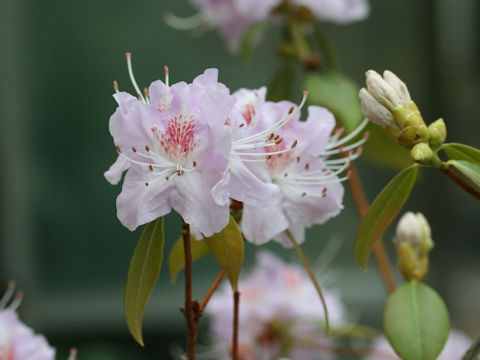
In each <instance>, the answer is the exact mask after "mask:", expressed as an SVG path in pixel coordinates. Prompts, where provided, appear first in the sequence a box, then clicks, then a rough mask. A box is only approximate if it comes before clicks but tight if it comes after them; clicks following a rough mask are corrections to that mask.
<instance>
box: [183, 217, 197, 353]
mask: <svg viewBox="0 0 480 360" xmlns="http://www.w3.org/2000/svg"><path fill="white" fill-rule="evenodd" d="M183 249H184V251H185V309H184V314H185V319H186V320H187V358H188V360H194V359H195V342H196V339H197V330H198V316H196V314H195V311H194V307H195V308H198V303H197V302H195V304H194V301H193V300H192V248H191V244H190V225H189V224H186V223H185V222H184V223H183ZM195 305H196V306H195Z"/></svg>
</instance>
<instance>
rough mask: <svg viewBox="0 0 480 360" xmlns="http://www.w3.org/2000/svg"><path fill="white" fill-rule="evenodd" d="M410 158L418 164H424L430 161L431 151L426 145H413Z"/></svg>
mask: <svg viewBox="0 0 480 360" xmlns="http://www.w3.org/2000/svg"><path fill="white" fill-rule="evenodd" d="M410 156H411V158H412V159H413V161H415V162H417V163H420V164H425V163H427V162H429V161H430V160H431V159H432V156H433V151H432V149H430V146H428V145H427V144H425V143H420V144H417V145H415V146H414V147H413V148H412V150H410Z"/></svg>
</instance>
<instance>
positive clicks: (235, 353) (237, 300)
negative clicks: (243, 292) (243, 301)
mask: <svg viewBox="0 0 480 360" xmlns="http://www.w3.org/2000/svg"><path fill="white" fill-rule="evenodd" d="M239 306H240V293H239V292H238V291H236V290H235V292H234V293H233V339H232V359H233V360H238V311H239Z"/></svg>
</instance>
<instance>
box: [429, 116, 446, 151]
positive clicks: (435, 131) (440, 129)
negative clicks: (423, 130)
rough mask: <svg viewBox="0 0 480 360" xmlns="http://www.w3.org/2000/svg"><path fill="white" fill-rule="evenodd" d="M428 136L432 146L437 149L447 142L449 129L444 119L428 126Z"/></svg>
mask: <svg viewBox="0 0 480 360" xmlns="http://www.w3.org/2000/svg"><path fill="white" fill-rule="evenodd" d="M428 136H429V138H430V146H431V147H432V148H433V149H437V148H438V147H439V146H440V145H442V144H443V143H444V142H445V139H446V138H447V127H446V126H445V121H443V119H442V118H440V119H438V120H436V121H434V122H433V123H431V124H430V125H429V126H428Z"/></svg>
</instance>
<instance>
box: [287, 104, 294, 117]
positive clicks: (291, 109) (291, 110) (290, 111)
mask: <svg viewBox="0 0 480 360" xmlns="http://www.w3.org/2000/svg"><path fill="white" fill-rule="evenodd" d="M294 109H295V107H293V106H292V107H290V109H289V110H288V115H290V114H291V113H293V110H294Z"/></svg>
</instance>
